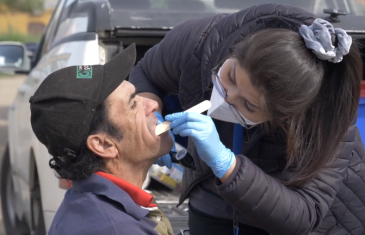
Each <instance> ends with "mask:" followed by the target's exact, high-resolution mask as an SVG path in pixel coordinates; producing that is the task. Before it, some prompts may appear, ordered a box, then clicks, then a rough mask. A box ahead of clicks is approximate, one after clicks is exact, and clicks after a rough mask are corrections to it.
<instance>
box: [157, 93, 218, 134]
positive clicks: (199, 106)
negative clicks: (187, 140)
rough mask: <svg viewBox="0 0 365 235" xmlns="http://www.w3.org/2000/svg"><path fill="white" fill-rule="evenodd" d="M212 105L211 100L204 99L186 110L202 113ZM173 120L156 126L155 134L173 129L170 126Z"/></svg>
mask: <svg viewBox="0 0 365 235" xmlns="http://www.w3.org/2000/svg"><path fill="white" fill-rule="evenodd" d="M211 106H212V103H211V102H210V101H209V100H204V101H203V102H201V103H199V104H197V105H195V106H194V107H191V108H190V109H188V110H186V111H185V112H187V113H189V112H190V113H202V112H204V111H207V110H208V109H210V107H211ZM170 124H171V122H168V121H165V122H163V123H161V124H160V125H158V126H156V130H155V134H156V135H161V134H162V133H164V132H166V131H168V130H170V129H171V127H170Z"/></svg>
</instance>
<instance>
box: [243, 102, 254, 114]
mask: <svg viewBox="0 0 365 235" xmlns="http://www.w3.org/2000/svg"><path fill="white" fill-rule="evenodd" d="M245 107H246V109H247V111H249V112H250V113H253V112H254V110H253V109H251V108H250V107H249V106H248V103H247V101H245Z"/></svg>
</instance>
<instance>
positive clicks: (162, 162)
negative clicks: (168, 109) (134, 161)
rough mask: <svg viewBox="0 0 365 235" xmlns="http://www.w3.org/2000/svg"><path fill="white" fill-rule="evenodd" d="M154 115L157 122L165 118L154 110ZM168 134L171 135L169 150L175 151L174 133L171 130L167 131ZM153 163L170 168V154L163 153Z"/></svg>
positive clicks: (161, 121)
mask: <svg viewBox="0 0 365 235" xmlns="http://www.w3.org/2000/svg"><path fill="white" fill-rule="evenodd" d="M155 115H156V117H157V119H158V124H160V123H163V122H164V121H165V119H163V117H162V115H161V114H160V113H158V112H155ZM169 135H170V136H171V139H172V142H173V144H172V149H171V151H174V152H176V149H175V136H174V134H172V131H171V130H170V131H169ZM155 164H157V165H159V166H166V167H167V168H169V169H171V167H172V161H171V157H170V154H166V155H163V156H162V157H160V158H159V159H157V160H156V161H155Z"/></svg>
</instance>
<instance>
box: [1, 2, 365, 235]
mask: <svg viewBox="0 0 365 235" xmlns="http://www.w3.org/2000/svg"><path fill="white" fill-rule="evenodd" d="M266 2H267V1H266V0H255V1H252V0H249V1H242V0H188V1H186V0H90V1H87V0H59V2H58V5H57V6H56V8H55V10H54V13H53V16H52V18H51V20H50V22H49V25H48V26H47V29H46V31H45V33H44V35H43V37H42V40H41V42H40V43H39V45H38V51H37V53H36V54H35V55H34V58H33V59H34V60H33V62H32V69H31V71H30V72H29V75H28V77H27V78H26V80H25V82H24V83H23V84H22V85H21V86H20V87H19V88H18V93H17V95H16V98H15V100H14V102H13V104H12V106H11V107H10V110H9V118H8V119H9V130H8V133H9V137H8V140H9V141H8V145H7V148H6V151H5V155H4V158H3V159H4V160H3V162H2V166H1V205H2V209H3V220H4V225H5V229H6V232H7V234H8V235H11V234H30V233H31V234H37V235H41V234H42V235H43V234H46V231H47V230H48V228H49V227H50V224H51V222H52V219H53V217H54V215H55V212H56V210H57V208H58V207H59V205H60V203H61V201H62V199H63V196H64V193H65V189H67V188H68V187H69V186H70V184H69V182H67V181H63V180H59V179H58V178H56V177H55V174H54V172H53V171H52V170H51V169H50V168H49V165H48V162H49V154H48V152H47V149H46V148H45V147H44V146H43V145H42V144H41V143H40V142H39V141H38V140H37V138H36V137H35V135H34V134H33V131H32V129H31V125H30V121H29V120H30V109H29V103H28V100H29V98H30V96H31V95H32V94H33V93H34V92H35V90H36V89H37V88H38V86H39V84H40V83H41V82H42V81H43V79H45V77H46V76H47V75H49V74H50V73H52V72H54V71H56V70H58V69H61V68H64V67H66V66H72V65H90V64H104V63H105V62H106V61H108V60H110V58H112V57H113V56H114V55H116V54H117V53H118V52H120V51H121V50H122V49H123V48H125V47H127V46H128V45H130V44H131V43H136V46H137V55H138V56H137V60H139V59H140V58H142V57H143V55H144V53H145V52H146V51H147V50H148V49H149V48H150V47H152V46H153V45H155V44H156V43H158V42H160V41H161V40H162V39H163V37H164V36H165V35H166V33H167V32H168V31H169V30H170V29H171V28H173V27H174V26H176V25H178V24H180V23H182V22H184V21H186V20H188V19H191V18H200V17H205V16H212V15H214V14H217V13H231V12H236V11H238V10H240V9H243V8H247V7H249V6H252V5H255V4H260V3H266ZM276 2H278V3H286V4H289V5H295V6H299V7H302V8H304V9H306V10H308V11H311V12H314V13H316V14H317V15H318V16H319V17H322V18H328V17H330V18H329V20H330V21H332V22H333V24H334V25H335V27H341V28H344V29H345V30H346V31H347V32H348V33H349V34H351V35H352V36H353V37H354V38H357V39H359V40H360V42H361V43H362V47H363V49H362V52H363V55H364V54H365V49H364V48H365V46H364V45H365V24H364V23H363V22H365V3H364V1H357V0H349V1H340V0H333V1H324V0H316V1H314V0H309V1H302V0H295V1H291V0H286V1H283V0H278V1H276ZM324 9H332V10H328V11H327V12H329V13H330V14H328V13H323V10H324ZM333 9H335V10H333ZM336 9H337V10H343V11H345V12H347V15H341V14H342V11H337V10H336ZM80 89H82V88H80ZM364 97H365V94H364ZM364 126H365V125H364ZM165 208H169V210H171V211H172V212H174V213H171V214H173V215H174V216H177V217H179V216H185V217H184V218H185V221H186V219H187V217H186V213H185V214H184V213H183V212H181V211H178V212H176V211H175V210H174V209H171V206H170V205H168V206H165ZM167 216H169V215H168V213H167ZM180 222H181V221H180ZM178 226H180V225H178Z"/></svg>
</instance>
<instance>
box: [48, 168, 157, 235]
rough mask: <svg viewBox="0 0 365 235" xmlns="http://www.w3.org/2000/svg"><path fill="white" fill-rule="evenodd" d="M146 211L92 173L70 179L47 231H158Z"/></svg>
mask: <svg viewBox="0 0 365 235" xmlns="http://www.w3.org/2000/svg"><path fill="white" fill-rule="evenodd" d="M148 212H149V210H147V209H144V208H142V207H140V206H139V205H137V204H136V203H135V202H134V201H133V199H132V198H131V197H130V196H129V194H127V193H126V192H125V191H124V190H122V189H121V188H120V187H118V186H117V185H115V184H114V183H113V182H111V181H110V180H108V179H105V178H103V177H101V176H99V175H96V174H93V175H92V176H90V177H89V178H88V179H84V180H80V181H73V182H72V188H70V189H69V190H68V191H67V192H66V194H65V198H64V199H63V202H62V204H61V206H60V208H59V209H58V210H57V213H56V215H55V217H54V219H53V222H52V224H51V228H50V230H49V233H48V234H49V235H65V234H67V235H80V234H82V235H94V234H95V235H101V234H103V235H104V234H105V235H107V234H113V235H124V234H125V235H127V234H128V235H130V234H133V235H139V234H140V235H146V234H153V235H158V233H157V232H156V231H155V230H154V228H155V227H156V225H157V223H155V222H154V221H153V220H151V219H150V218H148V217H147V214H148Z"/></svg>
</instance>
